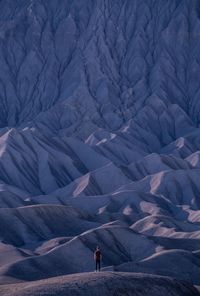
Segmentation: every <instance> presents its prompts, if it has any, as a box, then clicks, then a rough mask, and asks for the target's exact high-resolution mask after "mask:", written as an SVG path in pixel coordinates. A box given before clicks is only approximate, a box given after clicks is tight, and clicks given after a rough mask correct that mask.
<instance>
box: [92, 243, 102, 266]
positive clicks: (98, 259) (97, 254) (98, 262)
mask: <svg viewBox="0 0 200 296" xmlns="http://www.w3.org/2000/svg"><path fill="white" fill-rule="evenodd" d="M101 259H102V254H101V251H100V248H99V247H98V246H97V248H96V251H95V252H94V260H95V262H96V271H100V269H101Z"/></svg>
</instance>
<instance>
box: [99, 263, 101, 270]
mask: <svg viewBox="0 0 200 296" xmlns="http://www.w3.org/2000/svg"><path fill="white" fill-rule="evenodd" d="M100 269H101V261H100V260H99V271H100Z"/></svg>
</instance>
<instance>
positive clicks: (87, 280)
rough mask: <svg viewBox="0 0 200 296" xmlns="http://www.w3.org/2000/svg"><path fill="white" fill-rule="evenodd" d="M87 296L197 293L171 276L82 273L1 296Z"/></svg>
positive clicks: (13, 288)
mask: <svg viewBox="0 0 200 296" xmlns="http://www.w3.org/2000/svg"><path fill="white" fill-rule="evenodd" d="M8 295H9V296H28V295H31V296H37V295H40V296H43V295H46V296H47V295H51V296H53V295H56V296H58V295H59V296H62V295H63V296H64V295H68V296H73V295H76V296H79V295H80V296H82V295H83V296H85V295H88V296H89V295H93V296H98V295H99V296H100V295H104V296H106V295H109V296H112V295H115V296H116V295H117V296H120V295H127V296H128V295H134V296H137V295H138V296H139V295H140V296H141V295H148V296H157V295H159V296H162V295H163V296H172V295H176V296H183V295H184V296H190V295H191V296H196V295H199V293H198V291H197V290H196V289H195V288H194V287H192V286H191V285H190V284H187V283H185V282H179V281H177V280H173V279H171V278H168V277H158V276H152V275H144V274H139V273H138V274H134V273H117V272H101V273H83V274H75V275H68V276H61V277H56V278H50V279H47V280H41V281H35V282H29V283H20V284H11V285H7V286H5V285H3V286H1V289H0V296H8Z"/></svg>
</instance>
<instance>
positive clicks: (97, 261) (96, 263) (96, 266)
mask: <svg viewBox="0 0 200 296" xmlns="http://www.w3.org/2000/svg"><path fill="white" fill-rule="evenodd" d="M97 269H98V261H97V260H96V271H97Z"/></svg>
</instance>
